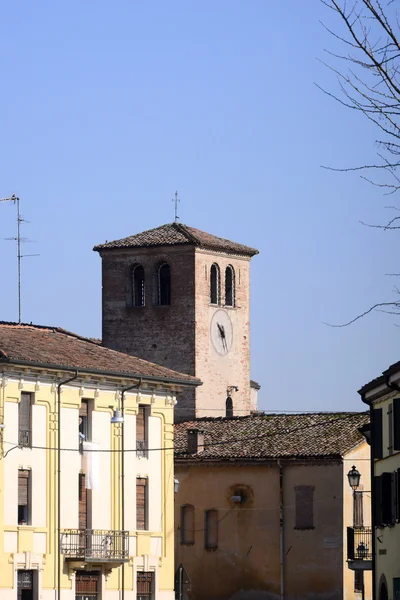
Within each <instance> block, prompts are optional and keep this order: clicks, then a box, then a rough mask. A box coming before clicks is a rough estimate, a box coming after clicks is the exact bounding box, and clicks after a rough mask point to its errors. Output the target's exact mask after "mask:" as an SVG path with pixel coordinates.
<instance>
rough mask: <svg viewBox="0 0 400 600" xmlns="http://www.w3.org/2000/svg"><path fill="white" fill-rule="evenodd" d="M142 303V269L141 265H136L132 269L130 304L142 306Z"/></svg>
mask: <svg viewBox="0 0 400 600" xmlns="http://www.w3.org/2000/svg"><path fill="white" fill-rule="evenodd" d="M144 304H145V285H144V269H143V267H142V265H136V266H135V267H133V271H132V306H144Z"/></svg>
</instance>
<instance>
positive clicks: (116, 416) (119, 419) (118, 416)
mask: <svg viewBox="0 0 400 600" xmlns="http://www.w3.org/2000/svg"><path fill="white" fill-rule="evenodd" d="M123 422H124V417H123V415H122V412H121V411H120V410H114V413H113V416H112V417H111V423H123Z"/></svg>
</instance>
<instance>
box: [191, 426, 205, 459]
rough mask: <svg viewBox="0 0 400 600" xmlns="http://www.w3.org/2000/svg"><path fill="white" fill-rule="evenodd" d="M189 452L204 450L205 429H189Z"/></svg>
mask: <svg viewBox="0 0 400 600" xmlns="http://www.w3.org/2000/svg"><path fill="white" fill-rule="evenodd" d="M187 444H188V454H199V453H200V452H203V450H204V431H200V430H199V429H188V439H187Z"/></svg>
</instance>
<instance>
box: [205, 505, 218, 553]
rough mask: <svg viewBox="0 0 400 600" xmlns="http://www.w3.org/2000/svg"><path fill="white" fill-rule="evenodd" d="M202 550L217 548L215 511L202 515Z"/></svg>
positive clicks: (216, 517)
mask: <svg viewBox="0 0 400 600" xmlns="http://www.w3.org/2000/svg"><path fill="white" fill-rule="evenodd" d="M204 548H213V549H215V548H218V511H217V510H215V509H210V510H206V511H205V513H204Z"/></svg>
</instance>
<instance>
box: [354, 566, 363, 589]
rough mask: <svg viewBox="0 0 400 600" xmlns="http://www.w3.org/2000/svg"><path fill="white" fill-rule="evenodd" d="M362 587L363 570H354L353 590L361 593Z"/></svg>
mask: <svg viewBox="0 0 400 600" xmlns="http://www.w3.org/2000/svg"><path fill="white" fill-rule="evenodd" d="M363 587H364V571H361V570H357V571H354V591H355V592H359V593H362V591H363Z"/></svg>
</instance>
